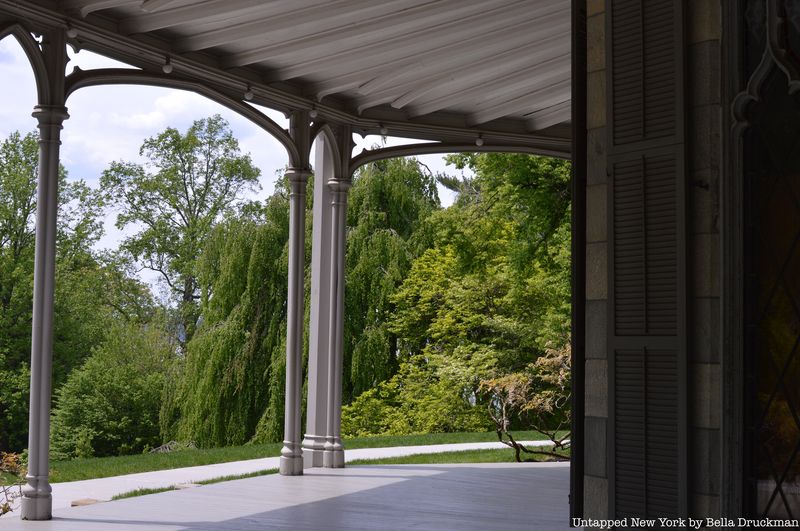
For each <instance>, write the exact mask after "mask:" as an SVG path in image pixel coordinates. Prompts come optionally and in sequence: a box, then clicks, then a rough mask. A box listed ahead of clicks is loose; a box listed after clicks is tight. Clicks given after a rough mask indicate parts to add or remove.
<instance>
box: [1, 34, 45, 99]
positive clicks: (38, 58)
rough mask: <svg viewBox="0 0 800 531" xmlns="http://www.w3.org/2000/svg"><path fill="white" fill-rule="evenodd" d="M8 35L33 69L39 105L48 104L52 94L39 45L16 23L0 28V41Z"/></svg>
mask: <svg viewBox="0 0 800 531" xmlns="http://www.w3.org/2000/svg"><path fill="white" fill-rule="evenodd" d="M9 35H11V36H12V37H14V38H15V39H16V40H17V42H18V43H19V45H20V46H21V47H22V51H24V52H25V55H26V56H27V57H28V62H29V63H30V65H31V68H32V69H33V77H34V78H35V80H36V93H37V96H38V98H39V103H48V102H50V101H51V99H50V97H51V96H52V94H50V81H49V78H48V75H47V65H45V63H44V57H42V50H41V48H39V43H38V42H36V40H35V39H34V38H33V36H32V35H31V34H30V32H29V31H28V30H26V29H25V28H23V27H22V26H21V25H20V24H19V23H17V22H13V23H11V24H8V25H5V26H0V41H2V40H3V39H4V38H6V37H8V36H9Z"/></svg>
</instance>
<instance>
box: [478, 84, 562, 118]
mask: <svg viewBox="0 0 800 531" xmlns="http://www.w3.org/2000/svg"><path fill="white" fill-rule="evenodd" d="M569 93H570V81H569V80H566V81H562V82H559V83H556V84H554V85H551V86H549V87H546V88H544V89H541V90H537V91H533V92H528V93H526V94H524V95H522V96H517V97H515V98H511V99H507V100H505V101H500V102H499V103H494V102H493V103H492V104H491V105H490V106H486V107H484V108H482V109H479V110H477V111H475V112H473V113H471V114H469V115H468V116H467V124H469V125H470V126H476V125H480V124H485V123H486V122H491V121H492V120H496V119H497V118H502V117H504V116H509V115H513V114H516V113H521V112H524V111H528V110H539V109H542V108H545V107H549V106H551V105H555V104H556V103H561V102H564V101H567V100H569Z"/></svg>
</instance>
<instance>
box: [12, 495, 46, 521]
mask: <svg viewBox="0 0 800 531" xmlns="http://www.w3.org/2000/svg"><path fill="white" fill-rule="evenodd" d="M20 518H22V519H23V520H52V519H53V496H52V495H49V496H47V497H43V498H28V497H27V496H24V495H23V496H22V501H21V504H20Z"/></svg>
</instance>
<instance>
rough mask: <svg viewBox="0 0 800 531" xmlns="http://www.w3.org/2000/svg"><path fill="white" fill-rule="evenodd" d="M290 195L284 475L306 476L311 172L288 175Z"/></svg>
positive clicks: (289, 173) (283, 450) (281, 469)
mask: <svg viewBox="0 0 800 531" xmlns="http://www.w3.org/2000/svg"><path fill="white" fill-rule="evenodd" d="M287 176H288V178H289V183H290V186H291V191H290V194H289V289H288V297H287V309H286V400H285V408H286V409H285V413H284V440H283V448H282V449H281V459H280V473H281V475H284V476H298V475H302V473H303V450H302V448H301V447H300V415H301V413H300V405H301V400H302V389H303V381H302V376H303V369H302V367H303V298H304V293H303V284H304V269H305V264H304V260H303V258H304V253H305V206H306V182H307V180H308V172H306V171H300V170H295V169H291V170H289V172H288V173H287Z"/></svg>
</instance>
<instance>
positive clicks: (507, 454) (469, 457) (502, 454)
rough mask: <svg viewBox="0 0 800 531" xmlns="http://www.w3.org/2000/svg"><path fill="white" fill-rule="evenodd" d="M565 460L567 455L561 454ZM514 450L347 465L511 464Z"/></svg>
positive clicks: (539, 458) (543, 458)
mask: <svg viewBox="0 0 800 531" xmlns="http://www.w3.org/2000/svg"><path fill="white" fill-rule="evenodd" d="M563 455H564V457H565V458H568V457H569V454H567V453H564V454H563ZM530 457H533V458H534V459H536V460H537V461H552V460H553V459H552V458H551V457H549V456H546V455H539V454H533V455H531V456H527V458H530ZM513 462H515V459H514V450H512V449H511V448H508V449H503V450H462V451H460V452H444V453H441V454H418V455H406V456H403V457H384V458H382V459H356V460H354V461H350V462H349V463H347V464H348V465H437V464H438V465H441V464H452V463H513Z"/></svg>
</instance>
